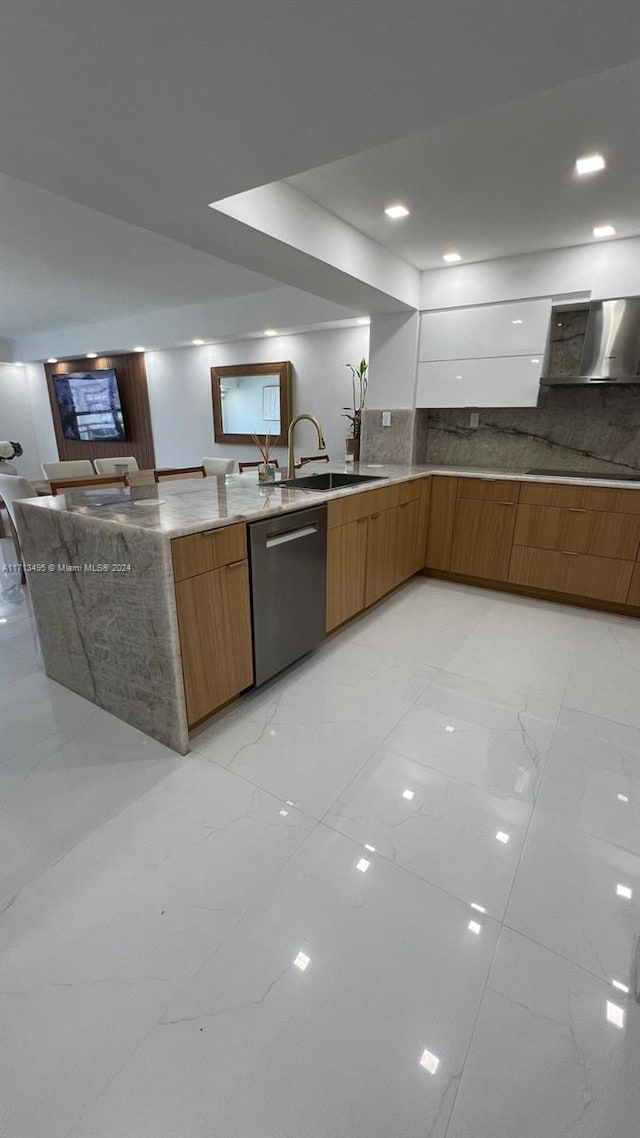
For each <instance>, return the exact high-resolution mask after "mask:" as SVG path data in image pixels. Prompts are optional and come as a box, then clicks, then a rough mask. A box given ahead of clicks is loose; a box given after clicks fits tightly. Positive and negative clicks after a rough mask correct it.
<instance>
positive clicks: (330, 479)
mask: <svg viewBox="0 0 640 1138" xmlns="http://www.w3.org/2000/svg"><path fill="white" fill-rule="evenodd" d="M384 480H385V479H384V475H382V474H335V473H333V472H328V473H327V474H324V473H323V474H309V475H307V477H306V478H283V479H282V481H280V482H278V483H277V485H278V486H291V487H292V488H293V489H295V490H342V489H343V488H344V487H345V486H357V485H358V483H360V482H384Z"/></svg>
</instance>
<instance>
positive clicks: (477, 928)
mask: <svg viewBox="0 0 640 1138" xmlns="http://www.w3.org/2000/svg"><path fill="white" fill-rule="evenodd" d="M467 928H468V929H469V932H470V933H475V934H476V936H479V935H480V932H481V930H482V925H479V924H478V922H477V921H469V924H468V925H467Z"/></svg>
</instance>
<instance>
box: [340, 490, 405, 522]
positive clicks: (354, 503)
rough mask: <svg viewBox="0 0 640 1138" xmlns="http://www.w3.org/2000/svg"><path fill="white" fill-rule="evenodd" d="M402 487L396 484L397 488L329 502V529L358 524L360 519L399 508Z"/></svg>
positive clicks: (367, 491) (350, 495) (347, 495)
mask: <svg viewBox="0 0 640 1138" xmlns="http://www.w3.org/2000/svg"><path fill="white" fill-rule="evenodd" d="M400 485H401V484H400V483H396V485H395V486H382V487H381V488H380V489H379V490H363V491H360V492H359V493H356V494H346V495H345V497H344V498H334V499H333V500H332V501H330V502H327V529H333V528H334V527H335V526H344V525H347V524H348V523H349V522H357V521H358V519H359V518H368V517H370V516H371V514H377V513H379V512H380V511H381V510H390V509H392V507H393V506H397V505H398V504H399V502H400Z"/></svg>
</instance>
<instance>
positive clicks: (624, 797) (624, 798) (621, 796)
mask: <svg viewBox="0 0 640 1138" xmlns="http://www.w3.org/2000/svg"><path fill="white" fill-rule="evenodd" d="M628 801H629V796H628V795H627V794H619V795H618V802H628Z"/></svg>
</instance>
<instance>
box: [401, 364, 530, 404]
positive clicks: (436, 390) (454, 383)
mask: <svg viewBox="0 0 640 1138" xmlns="http://www.w3.org/2000/svg"><path fill="white" fill-rule="evenodd" d="M542 358H543V355H542V353H541V352H540V353H539V354H538V355H535V356H497V357H495V358H487V359H469V360H438V361H436V362H432V361H426V360H425V361H423V362H422V363H419V364H418V384H417V389H416V407H535V406H536V404H537V401H538V387H539V382H540V375H541V372H542Z"/></svg>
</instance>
